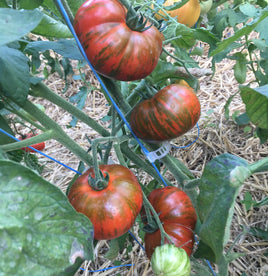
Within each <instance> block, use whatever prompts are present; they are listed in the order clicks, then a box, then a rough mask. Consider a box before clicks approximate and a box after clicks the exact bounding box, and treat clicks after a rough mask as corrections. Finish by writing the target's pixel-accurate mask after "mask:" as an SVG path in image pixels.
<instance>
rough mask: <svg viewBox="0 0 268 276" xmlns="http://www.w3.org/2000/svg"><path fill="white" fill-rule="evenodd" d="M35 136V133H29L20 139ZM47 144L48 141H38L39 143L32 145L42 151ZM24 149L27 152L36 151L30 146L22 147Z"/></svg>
mask: <svg viewBox="0 0 268 276" xmlns="http://www.w3.org/2000/svg"><path fill="white" fill-rule="evenodd" d="M33 136H35V135H34V134H33V133H28V134H27V135H25V136H22V137H21V138H20V139H21V140H24V139H28V138H31V137H33ZM45 146H46V143H45V142H40V143H37V144H33V145H31V147H33V148H35V149H37V150H40V151H42V150H43V149H44V148H45ZM21 149H22V150H24V151H26V152H35V150H33V149H31V148H29V147H25V148H21Z"/></svg>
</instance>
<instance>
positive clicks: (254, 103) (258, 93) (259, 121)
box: [239, 84, 268, 129]
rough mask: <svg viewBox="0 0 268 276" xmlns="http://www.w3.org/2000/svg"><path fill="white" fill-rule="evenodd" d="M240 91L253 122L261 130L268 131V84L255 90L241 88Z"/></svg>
mask: <svg viewBox="0 0 268 276" xmlns="http://www.w3.org/2000/svg"><path fill="white" fill-rule="evenodd" d="M239 89H240V91H241V92H240V94H241V98H242V100H243V102H244V103H245V105H246V112H247V115H248V117H249V118H250V120H251V122H252V123H253V124H255V125H256V126H258V127H260V128H264V129H268V84H266V85H264V86H260V87H257V88H254V89H253V88H250V87H248V86H240V87H239Z"/></svg>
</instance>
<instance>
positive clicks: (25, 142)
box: [0, 130, 54, 152]
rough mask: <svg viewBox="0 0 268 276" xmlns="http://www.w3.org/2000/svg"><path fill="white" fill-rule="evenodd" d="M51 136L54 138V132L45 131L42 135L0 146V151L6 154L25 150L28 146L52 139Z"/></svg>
mask: <svg viewBox="0 0 268 276" xmlns="http://www.w3.org/2000/svg"><path fill="white" fill-rule="evenodd" d="M53 136H54V131H53V130H47V131H46V132H44V133H41V134H38V135H36V136H33V137H31V138H27V139H24V140H21V141H20V142H14V143H11V144H6V145H2V146H0V149H1V150H3V151H6V152H8V151H12V150H17V149H21V148H25V147H28V146H31V145H34V144H38V143H41V142H44V141H47V140H49V139H52V138H53Z"/></svg>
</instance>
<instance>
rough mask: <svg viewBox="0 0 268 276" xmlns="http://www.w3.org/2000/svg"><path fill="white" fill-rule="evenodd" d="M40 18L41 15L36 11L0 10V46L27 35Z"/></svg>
mask: <svg viewBox="0 0 268 276" xmlns="http://www.w3.org/2000/svg"><path fill="white" fill-rule="evenodd" d="M42 17H43V14H42V13H41V12H39V11H37V10H14V9H8V8H0V46H1V45H4V44H7V43H10V42H12V41H15V40H17V39H19V38H21V37H23V36H24V35H26V34H28V33H29V32H30V31H31V30H33V29H34V28H35V27H36V26H37V25H38V24H39V22H40V21H41V19H42Z"/></svg>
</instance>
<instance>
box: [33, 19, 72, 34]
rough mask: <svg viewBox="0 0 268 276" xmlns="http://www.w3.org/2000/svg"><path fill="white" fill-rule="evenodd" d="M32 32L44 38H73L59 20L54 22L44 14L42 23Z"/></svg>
mask: <svg viewBox="0 0 268 276" xmlns="http://www.w3.org/2000/svg"><path fill="white" fill-rule="evenodd" d="M32 32H33V33H35V34H39V35H43V36H46V37H57V38H70V37H73V35H72V33H71V31H70V30H69V28H68V27H67V25H65V24H64V23H62V22H61V21H60V20H56V19H54V18H52V17H50V16H48V15H46V14H44V15H43V18H42V21H41V22H40V23H39V25H38V26H37V27H36V28H35V29H34V30H33V31H32Z"/></svg>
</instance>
